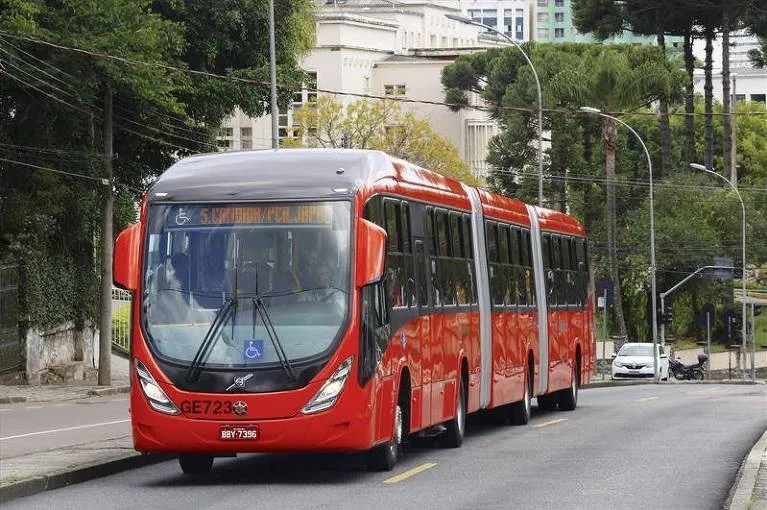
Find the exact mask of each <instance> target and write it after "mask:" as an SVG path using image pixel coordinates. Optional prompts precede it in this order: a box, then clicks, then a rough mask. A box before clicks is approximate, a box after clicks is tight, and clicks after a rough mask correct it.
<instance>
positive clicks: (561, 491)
mask: <svg viewBox="0 0 767 510" xmlns="http://www.w3.org/2000/svg"><path fill="white" fill-rule="evenodd" d="M536 411H537V409H535V407H534V417H533V420H531V423H530V424H528V425H527V426H523V427H511V426H503V425H497V424H495V423H494V422H493V420H491V419H487V418H484V419H472V420H471V423H470V426H469V435H468V436H467V438H466V441H465V442H464V445H463V448H461V449H459V450H448V449H441V448H438V447H436V446H433V445H423V444H422V445H418V446H415V447H410V448H409V449H408V451H407V452H406V455H405V457H404V459H403V461H402V462H401V463H400V464H398V466H397V467H396V469H395V470H394V471H393V472H391V473H368V472H366V471H365V470H364V469H363V467H362V464H361V462H360V459H359V457H357V456H353V455H347V456H343V455H247V456H241V457H238V458H236V459H216V462H215V464H214V467H213V473H212V474H211V476H209V477H205V478H202V479H194V478H187V477H184V476H183V475H182V474H181V473H180V469H179V467H178V464H177V463H176V462H174V461H169V462H165V463H161V464H157V465H154V466H149V467H145V468H141V469H136V470H133V471H128V472H125V473H121V474H118V475H114V476H109V477H105V478H101V479H96V480H92V481H90V482H85V483H82V484H78V485H74V486H71V487H67V488H64V489H59V490H55V491H51V492H47V493H42V494H38V495H35V496H31V497H28V498H24V499H20V500H16V501H12V502H10V503H8V504H6V505H4V510H14V509H36V508H39V509H49V508H56V509H62V510H66V509H77V510H88V509H98V510H103V509H122V508H125V509H131V510H133V509H135V508H164V509H169V510H171V509H179V510H182V509H183V510H186V509H189V508H195V509H198V508H199V509H224V510H234V509H254V508H266V509H291V510H292V509H303V508H306V509H312V510H318V509H326V508H327V509H333V510H338V509H347V508H348V509H354V510H357V509H368V508H386V509H411V508H412V509H440V510H444V509H462V510H464V509H466V510H468V509H477V510H480V509H481V510H485V509H504V510H505V509H533V508H535V509H550V508H551V509H560V508H567V509H590V510H593V509H645V508H652V509H665V508H668V509H675V510H677V509H696V510H705V509H719V508H721V507H722V505H723V503H724V502H725V500H726V498H727V495H728V491H729V489H730V487H731V486H732V484H733V482H734V480H735V477H736V473H737V471H738V468H739V467H740V464H741V461H742V460H743V457H744V456H745V454H746V453H747V452H748V450H749V449H750V448H751V446H753V444H754V443H755V442H756V440H757V439H758V438H759V436H760V435H761V434H762V432H763V431H764V430H765V429H767V386H765V385H758V386H737V385H694V384H664V385H642V386H628V387H613V388H602V389H590V390H586V391H582V392H581V394H580V402H579V406H578V409H577V410H576V411H575V412H557V411H551V412H543V411H538V412H536ZM400 475H401V476H400Z"/></svg>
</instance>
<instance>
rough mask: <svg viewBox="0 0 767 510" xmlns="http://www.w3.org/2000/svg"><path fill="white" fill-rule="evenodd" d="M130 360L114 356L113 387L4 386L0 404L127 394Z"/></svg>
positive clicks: (112, 368)
mask: <svg viewBox="0 0 767 510" xmlns="http://www.w3.org/2000/svg"><path fill="white" fill-rule="evenodd" d="M128 365H129V363H128V360H127V359H125V358H123V357H121V356H115V355H112V364H111V372H112V385H111V386H98V385H96V384H85V385H84V384H76V383H73V384H49V385H41V386H28V385H26V384H22V385H15V386H13V385H2V386H0V404H16V403H19V402H51V401H54V400H55V401H57V402H61V401H64V400H75V399H79V398H87V397H99V396H106V395H115V394H118V393H127V392H128V391H129V390H130V388H129V383H130V381H129V376H128V373H129V372H128V368H129V367H128Z"/></svg>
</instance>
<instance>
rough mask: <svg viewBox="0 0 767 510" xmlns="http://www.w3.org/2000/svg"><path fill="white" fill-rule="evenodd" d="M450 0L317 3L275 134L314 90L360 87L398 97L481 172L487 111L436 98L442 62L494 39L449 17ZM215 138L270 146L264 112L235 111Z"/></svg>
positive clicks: (287, 126) (352, 91)
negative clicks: (308, 46) (311, 38)
mask: <svg viewBox="0 0 767 510" xmlns="http://www.w3.org/2000/svg"><path fill="white" fill-rule="evenodd" d="M458 12H459V11H458V9H457V2H455V6H453V5H451V3H450V2H439V3H423V2H390V1H380V0H347V1H346V2H341V1H340V0H338V1H336V2H332V1H331V2H328V3H327V4H324V5H322V6H319V7H318V13H317V17H316V43H315V47H314V48H313V49H312V51H311V52H310V53H309V54H308V55H306V56H305V57H304V59H303V60H302V63H301V67H302V68H303V69H304V70H305V71H307V73H308V75H309V83H307V84H306V87H305V88H304V89H303V90H302V91H297V92H296V93H295V94H294V102H293V105H292V107H291V108H288V109H287V111H280V115H279V119H278V125H279V136H280V138H285V137H289V136H292V134H293V132H294V121H293V116H292V112H293V111H295V110H297V109H298V108H300V107H301V105H303V104H304V103H307V102H309V101H311V100H313V99H315V98H316V97H317V94H318V92H317V91H316V89H319V90H321V91H326V92H319V95H323V94H332V95H333V96H334V97H335V98H336V99H337V100H338V101H340V102H341V103H349V102H353V101H357V100H359V99H360V96H359V95H370V96H376V97H397V98H402V99H408V100H412V101H414V102H403V103H402V104H401V106H402V109H403V110H410V111H414V112H415V113H416V114H417V115H418V116H419V117H420V118H425V119H428V120H429V121H430V123H431V125H432V128H433V129H434V130H435V132H437V133H439V134H440V135H443V136H445V137H446V138H447V139H449V140H450V141H451V142H453V143H454V144H455V145H456V146H457V147H458V149H459V151H460V153H461V156H462V157H463V158H464V159H465V160H466V161H467V162H469V163H470V164H471V165H472V167H473V169H474V172H475V173H476V174H478V175H480V176H481V175H484V173H485V172H486V168H485V163H484V160H485V157H486V154H487V141H488V140H489V137H490V136H492V134H494V133H496V132H497V127H496V125H495V123H494V122H493V121H492V120H491V119H490V118H489V116H488V114H487V113H486V112H484V111H481V110H478V109H472V108H468V109H465V110H462V111H460V112H452V111H451V110H450V109H449V108H447V107H446V106H443V105H435V104H425V103H419V102H418V101H424V102H437V103H441V102H443V101H444V89H443V87H442V84H441V81H440V80H441V73H442V69H444V67H446V66H447V65H449V64H451V63H452V62H453V61H454V60H455V58H456V57H457V56H458V55H459V54H462V53H467V52H472V51H478V50H481V49H484V48H486V47H488V46H496V45H499V44H500V43H499V42H497V41H495V40H494V39H493V40H491V39H488V40H486V39H484V38H483V36H482V35H480V30H479V29H478V28H476V27H473V26H471V25H466V24H463V23H460V22H456V21H452V20H449V19H447V18H446V17H445V14H447V13H458ZM218 143H219V146H220V147H221V148H223V149H228V150H241V149H258V148H269V147H271V117H270V116H269V115H267V116H264V117H260V118H251V117H248V116H247V115H245V114H243V113H242V112H239V111H238V112H237V113H236V114H235V115H233V116H232V117H230V118H228V119H226V121H225V122H224V124H223V125H222V128H221V132H220V136H219V141H218Z"/></svg>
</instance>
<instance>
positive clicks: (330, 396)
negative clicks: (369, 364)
mask: <svg viewBox="0 0 767 510" xmlns="http://www.w3.org/2000/svg"><path fill="white" fill-rule="evenodd" d="M353 361H354V356H349V357H348V358H346V359H345V360H343V361H342V362H341V364H340V365H338V368H336V371H335V372H334V373H333V375H332V376H330V378H329V379H328V380H327V381H325V384H323V385H322V388H320V391H318V392H317V394H316V395H314V397H313V398H312V399H311V400H310V401H309V403H308V404H306V405H305V406H304V408H303V409H301V412H302V413H304V414H313V413H318V412H320V411H324V410H325V409H329V408H330V407H332V406H333V404H335V403H336V400H338V396H339V395H340V394H341V391H343V389H344V386H346V379H347V378H348V376H349V373H351V371H352V362H353Z"/></svg>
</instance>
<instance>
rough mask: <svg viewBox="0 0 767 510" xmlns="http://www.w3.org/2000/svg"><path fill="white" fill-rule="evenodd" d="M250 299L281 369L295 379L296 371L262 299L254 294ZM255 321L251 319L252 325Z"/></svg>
mask: <svg viewBox="0 0 767 510" xmlns="http://www.w3.org/2000/svg"><path fill="white" fill-rule="evenodd" d="M252 301H253V308H254V310H255V311H256V312H258V315H259V316H260V317H261V321H262V322H263V323H264V329H265V330H266V334H267V335H269V341H270V342H272V347H274V351H275V352H276V353H277V358H279V360H280V364H281V365H282V369H283V370H285V373H286V374H288V377H290V378H291V379H292V380H293V381H295V380H296V373H295V371H294V370H293V365H291V364H290V359H289V358H288V356H287V355H286V354H285V349H284V348H283V347H282V342H280V338H279V337H278V336H277V330H276V329H274V324H272V319H271V318H270V317H269V312H268V311H267V309H266V305H265V304H264V301H263V299H261V296H255V297H253V298H252ZM255 322H256V321H253V324H254V325H255Z"/></svg>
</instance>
